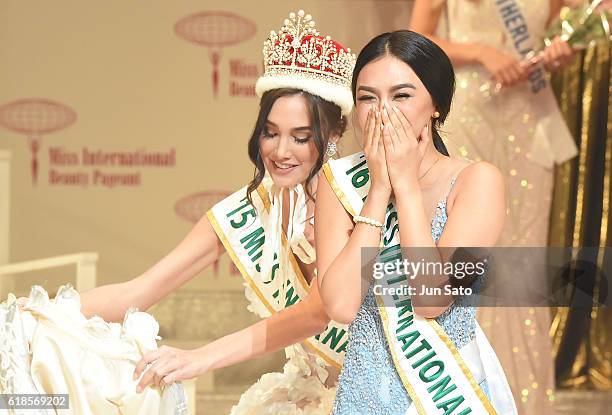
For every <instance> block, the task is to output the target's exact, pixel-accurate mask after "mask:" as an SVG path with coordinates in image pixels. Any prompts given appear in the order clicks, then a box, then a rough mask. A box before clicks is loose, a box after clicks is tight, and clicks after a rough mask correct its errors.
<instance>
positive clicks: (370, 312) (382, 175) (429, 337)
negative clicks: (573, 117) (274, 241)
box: [315, 31, 516, 414]
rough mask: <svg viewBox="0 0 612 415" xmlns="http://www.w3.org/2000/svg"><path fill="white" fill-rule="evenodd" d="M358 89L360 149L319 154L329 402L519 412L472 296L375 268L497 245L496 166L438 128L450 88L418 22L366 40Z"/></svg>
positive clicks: (405, 409)
mask: <svg viewBox="0 0 612 415" xmlns="http://www.w3.org/2000/svg"><path fill="white" fill-rule="evenodd" d="M352 90H353V97H354V100H355V103H356V107H355V112H354V116H355V122H356V124H357V126H358V127H359V129H360V130H361V132H362V133H363V148H364V150H363V152H360V153H357V154H354V155H351V156H348V157H345V158H342V159H339V160H334V161H329V162H328V163H327V164H326V165H325V166H324V172H325V178H321V179H320V181H319V186H318V195H317V196H318V197H317V205H316V213H315V214H316V217H317V221H316V223H315V228H316V230H315V239H316V249H317V266H318V271H319V284H320V294H321V298H322V300H323V303H324V305H325V309H326V310H327V313H328V314H329V316H330V317H331V318H332V319H335V320H337V321H339V322H345V323H350V326H349V331H350V333H351V340H350V342H349V345H348V348H347V352H346V358H345V363H344V366H343V369H342V373H341V375H340V381H339V386H338V394H337V396H336V401H335V404H334V413H335V414H353V413H368V414H373V413H376V414H404V413H420V414H429V413H439V412H440V411H441V410H442V411H447V412H446V413H469V412H472V413H479V414H480V413H504V414H512V413H516V410H515V407H514V402H513V399H512V395H511V393H510V391H509V388H508V386H507V383H506V382H505V376H504V373H503V370H502V369H501V367H500V365H499V362H498V361H497V359H496V357H495V354H494V352H493V351H492V349H491V347H490V345H489V343H488V342H487V339H486V337H485V336H484V335H483V334H482V332H481V330H480V328H479V327H478V325H477V323H476V321H475V319H474V313H475V299H474V297H473V296H469V295H458V294H457V293H456V292H455V291H452V290H447V287H455V288H456V287H457V286H456V285H454V283H453V282H452V281H450V278H449V276H447V275H445V274H436V273H432V274H429V275H425V274H423V273H417V274H415V275H411V276H410V278H407V276H406V275H405V274H404V273H403V272H397V273H393V274H389V275H386V274H383V275H382V276H381V275H378V276H377V277H376V279H374V278H373V274H374V273H373V270H375V269H377V266H378V265H379V264H381V263H385V264H386V265H388V263H393V262H394V261H396V260H404V261H406V260H408V261H420V260H425V261H427V262H433V263H442V262H445V261H447V260H448V259H449V258H450V255H451V254H452V253H453V252H454V251H455V249H456V247H464V246H466V247H491V246H493V245H494V244H495V241H496V239H497V237H498V236H499V232H500V230H501V227H502V225H503V217H504V204H505V200H504V183H503V180H502V178H501V175H500V173H499V171H498V170H497V169H496V168H495V167H493V166H492V165H490V164H488V163H484V162H477V163H469V162H467V161H465V160H460V159H454V158H451V157H449V156H448V152H447V151H446V148H445V146H444V143H443V142H442V139H441V138H440V135H439V134H438V131H437V129H438V127H439V125H441V123H442V122H443V121H444V119H445V118H446V115H447V114H448V112H449V109H450V105H451V100H452V95H453V90H454V73H453V68H452V66H451V64H450V61H449V59H448V57H447V56H446V55H445V54H444V52H443V51H442V50H441V49H440V48H439V47H437V46H436V45H435V44H434V43H432V42H431V41H429V40H428V39H426V38H424V37H423V36H421V35H418V34H416V33H414V32H410V31H397V32H392V33H384V34H382V35H380V36H377V37H376V38H374V39H372V40H371V41H370V42H369V43H368V44H367V45H366V46H365V48H364V49H363V50H362V51H361V52H360V54H359V56H358V58H357V63H356V65H355V70H354V72H353V80H352ZM362 248H372V249H371V250H373V251H376V255H374V254H372V255H370V256H371V257H370V256H368V254H369V251H368V250H364V249H362ZM374 257H375V258H374ZM373 262H375V264H374V265H372V264H373ZM361 264H366V265H361ZM373 267H374V268H373ZM362 271H363V273H362ZM451 278H452V276H451ZM483 279H484V274H480V275H478V276H477V278H475V282H474V283H473V285H471V286H467V287H462V288H469V289H472V290H474V291H477V290H478V289H479V288H480V286H481V284H482V282H483ZM398 288H401V289H400V290H398ZM392 289H396V290H395V291H392ZM436 289H440V294H437V293H435V294H432V292H436ZM391 292H393V294H392V295H391V294H388V295H387V294H385V293H391Z"/></svg>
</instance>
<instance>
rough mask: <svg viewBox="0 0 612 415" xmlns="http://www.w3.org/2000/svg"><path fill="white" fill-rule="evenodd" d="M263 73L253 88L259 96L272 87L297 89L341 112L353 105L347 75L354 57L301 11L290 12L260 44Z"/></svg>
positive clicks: (349, 80) (343, 112) (352, 66)
mask: <svg viewBox="0 0 612 415" xmlns="http://www.w3.org/2000/svg"><path fill="white" fill-rule="evenodd" d="M263 55H264V68H265V71H264V74H263V76H262V77H260V78H259V79H258V80H257V84H256V86H255V90H256V91H257V93H258V94H259V95H260V96H261V95H262V94H263V93H264V92H266V91H268V90H270V89H275V88H297V89H302V90H304V91H306V92H309V93H312V94H314V95H318V96H320V97H321V98H323V99H325V100H327V101H330V102H333V103H335V104H337V105H338V106H339V107H340V108H341V109H342V114H344V115H346V114H348V113H349V112H350V111H351V109H352V107H353V97H352V94H351V77H352V75H353V68H354V67H355V61H356V57H355V55H354V54H353V53H351V50H350V49H347V48H345V47H344V46H342V45H341V44H340V43H338V42H336V41H335V40H333V39H332V38H330V37H329V36H326V37H322V36H321V35H320V34H319V32H318V31H317V29H316V25H315V22H314V20H312V16H310V15H309V14H305V13H304V11H303V10H300V11H298V12H297V13H290V14H289V18H288V19H285V22H284V25H283V26H282V27H281V28H280V30H279V31H278V33H277V32H275V31H271V32H270V35H269V36H268V39H266V41H265V42H264V46H263Z"/></svg>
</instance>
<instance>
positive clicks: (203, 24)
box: [174, 11, 257, 98]
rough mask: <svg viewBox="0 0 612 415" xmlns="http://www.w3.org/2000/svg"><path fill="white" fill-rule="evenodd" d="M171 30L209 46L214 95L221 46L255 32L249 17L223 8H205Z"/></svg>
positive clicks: (245, 37)
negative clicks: (210, 9)
mask: <svg viewBox="0 0 612 415" xmlns="http://www.w3.org/2000/svg"><path fill="white" fill-rule="evenodd" d="M174 31H175V32H176V34H177V35H179V36H180V37H182V38H183V39H185V40H187V41H189V42H191V43H195V44H196V45H198V46H204V47H206V48H208V56H209V58H210V62H211V63H212V66H213V72H212V85H213V95H214V97H215V98H216V97H217V95H218V92H219V63H220V62H221V49H222V48H223V47H226V46H230V45H234V44H236V43H240V42H244V41H245V40H247V39H248V38H250V37H251V36H253V35H254V34H255V33H256V32H257V26H256V25H255V23H253V22H252V21H251V20H249V19H247V18H245V17H242V16H240V15H237V14H235V13H230V12H226V11H208V12H201V13H196V14H192V15H190V16H187V17H184V18H182V19H181V20H179V21H178V22H176V24H175V25H174Z"/></svg>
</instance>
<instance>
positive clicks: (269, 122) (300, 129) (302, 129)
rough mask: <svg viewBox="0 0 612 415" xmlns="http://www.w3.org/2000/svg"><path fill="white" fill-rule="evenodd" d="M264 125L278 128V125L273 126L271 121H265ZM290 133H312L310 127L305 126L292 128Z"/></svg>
mask: <svg viewBox="0 0 612 415" xmlns="http://www.w3.org/2000/svg"><path fill="white" fill-rule="evenodd" d="M266 124H269V125H271V126H272V127H276V128H278V125H276V124H274V123H273V122H272V121H270V120H266ZM291 131H312V127H311V126H305V127H296V128H292V129H291Z"/></svg>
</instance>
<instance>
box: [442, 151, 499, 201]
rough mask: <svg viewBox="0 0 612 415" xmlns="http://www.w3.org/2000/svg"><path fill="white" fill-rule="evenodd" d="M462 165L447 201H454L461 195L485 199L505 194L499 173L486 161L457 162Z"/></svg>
mask: <svg viewBox="0 0 612 415" xmlns="http://www.w3.org/2000/svg"><path fill="white" fill-rule="evenodd" d="M458 162H461V163H463V164H464V166H463V168H462V169H461V171H460V172H459V174H458V175H457V179H456V182H455V186H454V187H453V189H452V191H451V194H449V199H450V200H454V199H456V198H457V197H458V196H459V195H461V194H467V195H469V196H470V197H478V198H479V196H482V197H486V198H487V199H491V198H495V197H499V196H500V195H503V194H504V193H505V180H504V176H503V174H502V173H501V171H500V170H499V169H498V168H497V167H496V166H494V165H493V164H491V163H489V162H486V161H474V162H469V161H465V160H458Z"/></svg>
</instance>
